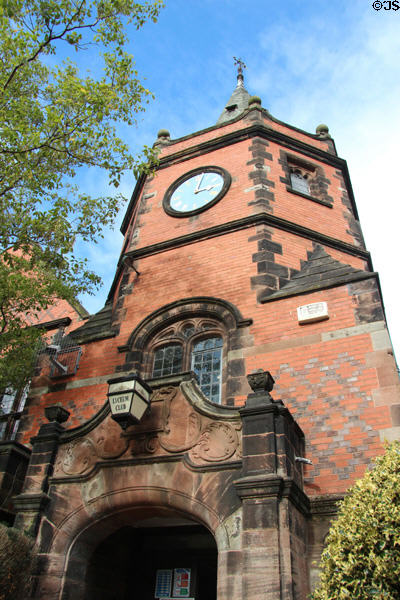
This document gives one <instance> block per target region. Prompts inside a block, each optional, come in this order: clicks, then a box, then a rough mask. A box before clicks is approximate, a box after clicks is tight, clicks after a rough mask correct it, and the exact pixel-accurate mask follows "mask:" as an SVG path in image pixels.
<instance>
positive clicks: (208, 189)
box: [194, 185, 215, 194]
mask: <svg viewBox="0 0 400 600" xmlns="http://www.w3.org/2000/svg"><path fill="white" fill-rule="evenodd" d="M214 188H215V185H206V187H203V188H201V190H195V192H194V193H195V194H198V193H199V192H209V191H210V190H212V189H214Z"/></svg>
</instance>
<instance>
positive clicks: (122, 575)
mask: <svg viewBox="0 0 400 600" xmlns="http://www.w3.org/2000/svg"><path fill="white" fill-rule="evenodd" d="M216 587H217V548H216V544H215V541H214V539H213V537H212V535H211V534H210V533H209V532H208V531H207V530H206V529H205V528H204V527H202V526H200V525H181V526H172V527H171V526H168V523H167V522H166V523H164V524H162V525H161V526H160V527H129V526H127V527H122V528H121V529H120V530H118V531H116V532H115V533H114V534H112V535H111V536H109V537H108V538H107V539H106V540H104V541H103V542H102V543H101V544H99V546H98V547H97V548H96V550H95V551H94V552H93V554H92V556H91V558H90V560H89V566H88V571H87V576H86V591H85V600H117V599H118V600H131V599H133V598H138V599H140V600H153V599H154V598H158V597H160V595H159V594H161V597H163V598H165V597H166V596H168V597H178V598H189V597H190V598H195V599H196V600H216ZM174 588H175V589H174ZM174 592H175V594H177V596H175V595H174Z"/></svg>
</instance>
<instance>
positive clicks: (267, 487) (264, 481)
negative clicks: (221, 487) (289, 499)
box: [233, 474, 284, 500]
mask: <svg viewBox="0 0 400 600" xmlns="http://www.w3.org/2000/svg"><path fill="white" fill-rule="evenodd" d="M233 483H234V486H235V488H236V492H237V494H238V496H239V498H241V499H242V500H244V499H248V498H270V497H276V498H280V497H281V495H282V490H283V486H284V479H283V477H280V476H278V475H274V474H271V475H264V474H261V475H249V476H247V477H241V478H240V479H236V481H234V482H233Z"/></svg>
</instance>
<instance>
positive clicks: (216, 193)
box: [164, 167, 231, 217]
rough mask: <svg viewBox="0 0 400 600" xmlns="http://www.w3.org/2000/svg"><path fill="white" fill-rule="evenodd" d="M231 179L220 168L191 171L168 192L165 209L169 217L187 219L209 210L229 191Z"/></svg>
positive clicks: (165, 198)
mask: <svg viewBox="0 0 400 600" xmlns="http://www.w3.org/2000/svg"><path fill="white" fill-rule="evenodd" d="M230 182H231V178H230V175H229V173H228V172H227V171H225V169H221V168H220V167H203V168H200V169H195V170H194V171H189V173H186V174H185V175H183V176H182V177H180V178H179V179H178V180H177V181H175V182H174V183H173V184H172V185H171V186H170V187H169V188H168V190H167V193H166V194H165V197H164V209H165V210H166V212H167V213H168V214H169V215H172V216H175V217H186V216H190V215H194V214H197V213H198V212H201V211H202V210H205V209H206V208H209V207H210V206H212V205H213V204H215V203H216V202H218V200H220V199H221V198H222V196H223V195H224V194H225V193H226V191H227V190H228V187H229V185H230Z"/></svg>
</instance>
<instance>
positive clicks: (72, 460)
mask: <svg viewBox="0 0 400 600" xmlns="http://www.w3.org/2000/svg"><path fill="white" fill-rule="evenodd" d="M128 443H129V442H128V440H127V439H125V438H124V437H122V435H121V429H120V428H119V426H118V425H117V424H116V423H115V422H114V421H113V420H112V419H111V418H110V417H107V419H106V420H105V421H103V423H101V424H100V425H99V426H98V427H96V429H94V430H93V431H91V432H90V433H89V434H88V435H87V436H85V437H83V438H80V439H77V440H74V441H72V442H70V443H69V444H66V445H65V446H61V447H60V450H59V457H58V459H57V462H56V465H55V473H54V475H55V476H56V477H60V476H61V477H62V476H63V474H65V475H82V474H84V473H86V472H88V471H90V469H92V468H93V466H94V465H95V463H96V462H97V461H98V460H99V459H103V460H107V459H115V458H119V457H120V456H121V455H122V454H123V453H124V452H125V451H126V450H127V448H128Z"/></svg>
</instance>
